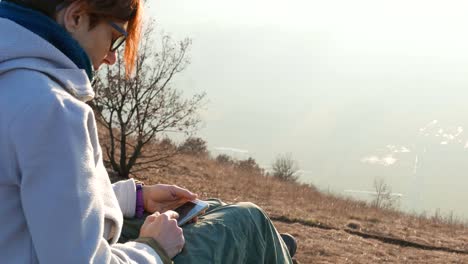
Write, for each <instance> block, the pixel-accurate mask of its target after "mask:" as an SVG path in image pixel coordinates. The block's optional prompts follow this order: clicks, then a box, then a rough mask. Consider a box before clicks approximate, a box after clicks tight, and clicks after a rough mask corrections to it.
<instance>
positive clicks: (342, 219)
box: [137, 155, 468, 263]
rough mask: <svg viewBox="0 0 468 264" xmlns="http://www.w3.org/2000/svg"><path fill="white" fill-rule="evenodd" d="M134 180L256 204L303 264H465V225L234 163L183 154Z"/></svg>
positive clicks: (467, 232)
mask: <svg viewBox="0 0 468 264" xmlns="http://www.w3.org/2000/svg"><path fill="white" fill-rule="evenodd" d="M137 178H138V179H140V180H142V181H144V182H146V183H147V184H153V183H168V184H176V185H179V186H182V187H186V188H188V189H190V190H192V191H194V192H196V193H198V194H199V195H200V196H201V199H205V198H210V197H217V198H221V199H223V200H224V201H226V202H232V203H234V202H238V201H251V202H254V203H256V204H258V205H259V206H261V207H262V208H263V209H265V211H266V212H267V213H268V214H269V215H270V217H271V219H272V220H273V221H274V223H275V225H276V226H277V228H278V229H279V231H280V232H289V233H291V234H293V235H294V236H295V237H297V239H298V243H299V248H298V253H297V260H298V261H299V262H300V263H382V262H385V263H468V230H467V228H466V226H465V225H462V224H458V223H456V222H455V221H453V222H450V219H442V218H427V217H422V216H411V215H406V214H403V213H400V212H396V211H391V210H380V209H377V208H374V207H371V206H369V205H367V204H365V203H363V202H358V201H353V200H350V199H345V198H340V197H337V196H335V195H332V194H325V193H321V192H319V191H317V190H316V189H315V188H314V187H313V186H309V185H301V184H297V183H289V182H283V181H279V180H277V179H275V178H272V177H267V176H264V175H263V174H261V173H259V172H258V171H257V170H251V169H248V168H240V167H239V166H236V165H235V164H232V163H219V162H217V161H215V160H212V159H210V158H208V157H203V156H202V157H200V156H198V157H195V156H190V155H182V156H178V157H176V158H174V160H173V165H172V166H170V167H168V168H164V169H153V170H150V171H146V172H144V173H142V174H141V175H138V176H137Z"/></svg>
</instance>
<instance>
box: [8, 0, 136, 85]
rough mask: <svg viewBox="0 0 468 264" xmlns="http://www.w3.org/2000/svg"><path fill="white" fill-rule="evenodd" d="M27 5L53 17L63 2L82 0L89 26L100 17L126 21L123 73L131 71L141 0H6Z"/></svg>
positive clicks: (133, 63) (128, 74)
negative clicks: (88, 16)
mask: <svg viewBox="0 0 468 264" xmlns="http://www.w3.org/2000/svg"><path fill="white" fill-rule="evenodd" d="M6 1H10V2H15V3H18V4H22V5H25V6H28V7H30V8H33V9H36V10H38V11H41V12H42V13H44V14H46V15H47V16H49V17H52V18H54V17H55V13H56V8H57V6H59V5H61V4H63V3H72V2H75V1H82V2H83V4H85V6H86V9H87V10H88V12H89V13H90V16H91V25H90V26H91V28H93V27H94V26H96V25H97V24H98V23H99V22H100V20H101V19H103V18H110V19H116V20H118V21H120V22H127V23H128V26H127V32H128V37H127V41H126V42H125V53H124V61H125V73H126V74H127V77H128V76H130V74H131V73H132V72H133V70H134V68H135V64H136V59H137V55H138V46H139V43H140V34H141V24H142V11H143V10H142V1H143V0H6Z"/></svg>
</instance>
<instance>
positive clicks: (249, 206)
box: [237, 202, 265, 215]
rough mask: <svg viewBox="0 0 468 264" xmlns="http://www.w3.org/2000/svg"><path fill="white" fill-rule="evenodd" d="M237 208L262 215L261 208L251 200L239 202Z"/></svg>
mask: <svg viewBox="0 0 468 264" xmlns="http://www.w3.org/2000/svg"><path fill="white" fill-rule="evenodd" d="M237 206H238V208H239V209H241V210H242V211H245V212H249V213H250V214H260V215H264V214H265V213H264V212H263V210H262V208H260V207H259V206H258V205H256V204H254V203H251V202H241V203H238V204H237Z"/></svg>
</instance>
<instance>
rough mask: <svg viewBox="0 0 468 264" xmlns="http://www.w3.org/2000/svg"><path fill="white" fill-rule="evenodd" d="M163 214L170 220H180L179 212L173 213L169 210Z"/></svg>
mask: <svg viewBox="0 0 468 264" xmlns="http://www.w3.org/2000/svg"><path fill="white" fill-rule="evenodd" d="M163 214H165V215H167V216H168V217H169V219H178V218H179V214H178V213H177V212H174V211H172V210H168V211H166V212H164V213H163Z"/></svg>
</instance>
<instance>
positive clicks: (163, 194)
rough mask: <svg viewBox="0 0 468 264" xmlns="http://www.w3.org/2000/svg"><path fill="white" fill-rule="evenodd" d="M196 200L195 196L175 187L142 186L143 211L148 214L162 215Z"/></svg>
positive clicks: (161, 185) (162, 185) (160, 185)
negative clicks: (156, 213)
mask: <svg viewBox="0 0 468 264" xmlns="http://www.w3.org/2000/svg"><path fill="white" fill-rule="evenodd" d="M196 198H197V195H196V194H194V193H192V192H190V191H188V190H186V189H184V188H181V187H179V186H176V185H167V184H156V185H150V186H143V202H144V209H145V211H147V212H149V213H155V212H159V213H164V212H166V211H167V210H173V209H175V208H177V207H178V206H180V205H182V204H184V203H185V202H187V201H191V200H194V199H196Z"/></svg>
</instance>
